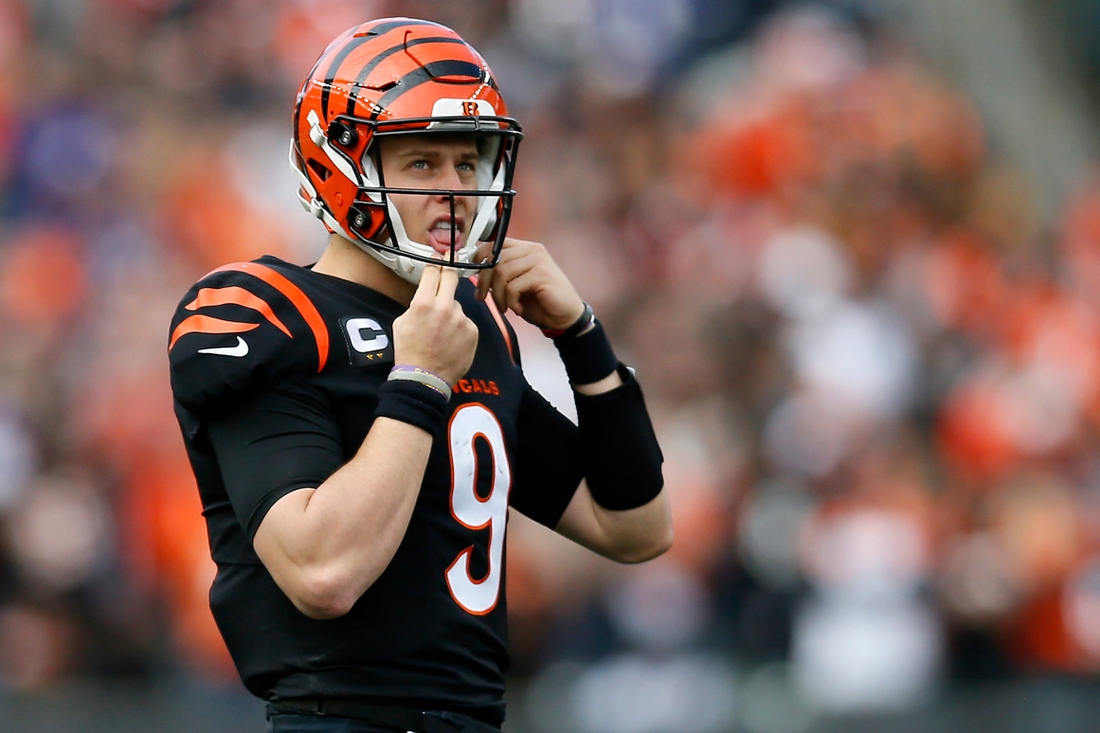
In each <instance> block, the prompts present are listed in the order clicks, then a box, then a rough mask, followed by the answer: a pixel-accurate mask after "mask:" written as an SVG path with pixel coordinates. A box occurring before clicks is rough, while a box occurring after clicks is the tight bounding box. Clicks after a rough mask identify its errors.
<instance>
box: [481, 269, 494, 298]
mask: <svg viewBox="0 0 1100 733" xmlns="http://www.w3.org/2000/svg"><path fill="white" fill-rule="evenodd" d="M492 284H493V271H492V270H481V271H480V272H478V274H477V299H478V300H485V296H486V295H488V293H489V287H490V286H491V285H492Z"/></svg>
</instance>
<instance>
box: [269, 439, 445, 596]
mask: <svg viewBox="0 0 1100 733" xmlns="http://www.w3.org/2000/svg"><path fill="white" fill-rule="evenodd" d="M431 442H432V440H431V436H430V435H429V434H428V433H426V432H425V431H424V430H422V429H420V428H417V427H414V426H412V425H410V424H408V423H404V422H400V421H398V420H392V419H389V418H378V419H377V420H376V421H375V423H374V425H373V426H372V427H371V430H370V432H369V433H368V434H367V437H366V438H365V439H364V441H363V444H362V445H361V446H360V448H359V451H358V452H357V453H356V454H355V456H354V457H353V458H352V459H351V460H350V461H348V463H346V464H345V465H344V466H343V467H342V468H340V470H338V471H336V472H335V473H334V474H332V476H330V477H329V478H328V479H327V480H326V481H324V482H323V483H322V484H321V485H320V486H318V487H317V488H316V489H315V490H313V491H301V492H297V494H298V495H299V496H295V495H290V496H288V497H286V498H285V499H284V501H281V502H279V504H277V505H276V506H275V507H272V511H271V512H270V513H269V516H268V517H267V518H266V519H265V520H264V524H267V523H268V522H274V523H275V524H274V525H273V527H272V528H273V529H274V528H284V531H281V532H275V531H273V532H267V533H265V532H264V530H265V527H264V525H261V527H260V530H259V531H258V532H257V533H256V539H255V543H254V544H255V547H256V551H257V553H259V554H260V557H261V559H263V560H264V564H265V565H266V566H267V567H268V569H269V570H270V571H271V573H272V576H273V577H274V578H275V581H276V582H277V583H278V584H279V586H280V587H281V588H282V589H283V591H284V592H285V593H286V594H287V596H288V597H289V598H290V599H291V601H293V602H294V604H295V605H296V606H297V607H298V608H299V610H301V611H302V612H303V613H305V614H306V615H309V616H312V617H315V618H333V617H336V616H341V615H343V614H344V613H347V611H348V610H350V608H351V606H352V605H353V604H354V603H355V601H357V600H358V599H359V597H360V596H362V595H363V593H364V592H366V590H367V588H369V587H370V586H371V585H372V584H373V583H374V581H375V580H376V579H377V578H378V576H379V575H381V574H382V571H384V570H385V569H386V567H387V566H388V565H389V563H390V561H391V560H392V559H393V555H394V553H396V552H397V548H398V546H399V545H400V544H401V540H402V539H403V538H404V535H405V531H406V529H407V528H408V523H409V518H410V517H411V516H412V511H413V508H414V507H415V505H416V499H417V496H418V494H419V490H420V484H421V482H422V481H423V477H424V468H425V466H426V465H427V461H428V454H429V452H430V450H431ZM288 500H289V501H288ZM284 502H285V503H284ZM276 511H278V512H279V513H280V514H279V515H277V516H275V517H272V516H270V515H271V514H272V513H274V512H276ZM287 528H289V531H285V530H286V529H287Z"/></svg>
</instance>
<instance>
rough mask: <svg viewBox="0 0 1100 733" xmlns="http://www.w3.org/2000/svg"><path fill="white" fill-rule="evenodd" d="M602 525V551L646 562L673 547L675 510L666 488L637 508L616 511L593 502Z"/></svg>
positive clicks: (627, 560) (617, 557)
mask: <svg viewBox="0 0 1100 733" xmlns="http://www.w3.org/2000/svg"><path fill="white" fill-rule="evenodd" d="M592 509H593V514H594V516H595V518H596V522H597V524H599V527H600V536H601V537H602V544H603V550H602V551H601V552H600V554H602V555H604V556H605V557H610V558H611V559H613V560H616V561H618V562H624V563H636V562H645V561H646V560H652V559H653V558H655V557H657V556H658V555H662V554H664V553H665V552H666V551H667V550H668V549H669V548H670V547H672V510H671V509H670V508H669V504H668V494H667V492H666V491H665V490H664V489H661V493H660V494H658V495H657V496H656V497H655V498H654V499H653V500H651V501H650V502H649V503H648V504H643V505H642V506H640V507H637V508H636V509H625V510H623V511H612V510H610V509H604V508H603V507H601V506H600V505H599V504H596V503H595V502H593V504H592Z"/></svg>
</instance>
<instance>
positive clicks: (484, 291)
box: [477, 237, 584, 330]
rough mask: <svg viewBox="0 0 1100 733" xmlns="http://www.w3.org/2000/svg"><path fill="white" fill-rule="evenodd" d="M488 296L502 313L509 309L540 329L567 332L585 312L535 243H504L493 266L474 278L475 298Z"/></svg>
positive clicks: (550, 260)
mask: <svg viewBox="0 0 1100 733" xmlns="http://www.w3.org/2000/svg"><path fill="white" fill-rule="evenodd" d="M490 294H491V295H492V297H493V300H494V301H496V304H497V306H498V307H499V308H500V309H501V311H504V310H508V309H511V310H512V311H514V312H515V314H516V315H517V316H519V317H520V318H522V319H523V320H525V321H527V322H528V323H533V324H534V325H536V326H538V327H539V328H547V329H553V330H562V329H566V328H569V327H570V326H572V325H573V324H574V323H576V321H577V319H578V318H580V317H581V314H582V313H584V302H583V301H582V300H581V297H580V296H579V295H578V294H577V291H576V289H574V287H573V284H572V283H571V282H569V278H567V277H566V276H565V273H564V272H562V271H561V268H560V267H558V265H557V263H556V262H554V260H553V259H552V258H551V257H550V253H549V252H547V251H546V247H544V246H542V245H541V244H539V243H538V242H527V241H524V240H522V239H512V238H511V237H508V238H506V239H505V240H504V247H503V248H502V249H501V252H500V260H499V261H498V262H497V265H496V267H494V268H493V269H491V270H482V271H481V273H480V274H479V275H478V278H477V297H478V299H479V300H485V298H486V297H487V296H488V295H490Z"/></svg>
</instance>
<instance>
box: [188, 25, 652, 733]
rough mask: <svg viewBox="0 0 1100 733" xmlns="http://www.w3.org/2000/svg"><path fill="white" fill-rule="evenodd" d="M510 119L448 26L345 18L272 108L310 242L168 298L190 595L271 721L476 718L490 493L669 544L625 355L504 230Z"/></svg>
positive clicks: (612, 552)
mask: <svg viewBox="0 0 1100 733" xmlns="http://www.w3.org/2000/svg"><path fill="white" fill-rule="evenodd" d="M520 138H521V133H520V128H519V125H517V124H516V122H515V121H514V120H512V119H511V118H509V117H508V113H507V110H506V108H505V104H504V100H503V99H502V98H501V95H500V92H499V91H498V89H497V83H496V79H495V78H494V77H493V75H492V72H491V71H490V70H489V67H488V66H487V65H486V63H485V61H484V59H482V58H481V56H480V55H479V54H478V53H477V52H476V51H475V50H474V49H473V48H471V47H470V46H469V45H468V44H467V43H465V42H464V41H463V40H462V39H461V38H460V37H459V36H458V35H457V34H456V33H454V32H453V31H452V30H450V29H448V28H445V27H443V26H440V25H437V24H434V23H429V22H425V21H421V20H412V19H408V18H393V19H384V20H377V21H373V22H369V23H365V24H363V25H360V26H357V27H355V28H352V29H350V30H348V31H347V32H346V33H344V34H343V35H341V36H340V37H338V38H337V39H336V40H335V41H334V42H333V43H332V44H331V45H330V46H329V47H328V48H327V49H326V50H325V52H324V53H323V54H322V55H321V57H320V59H319V60H318V61H317V63H316V64H315V66H314V67H313V70H312V71H311V72H310V74H309V76H308V77H307V78H306V80H305V82H304V83H303V85H302V87H301V90H300V92H299V93H298V97H297V102H296V104H295V109H294V131H293V137H292V144H291V149H290V162H291V166H292V168H293V170H294V172H295V173H296V174H297V176H298V179H299V182H300V184H301V188H300V191H299V195H300V198H301V202H302V204H303V205H304V206H305V208H306V209H307V210H308V211H310V212H311V213H312V214H313V215H314V216H316V217H317V218H318V219H320V220H321V221H322V222H323V223H324V224H325V225H326V227H327V228H328V229H329V231H330V232H331V235H330V238H329V242H328V245H327V248H326V249H325V251H324V253H323V254H322V255H321V257H320V259H319V260H318V261H317V262H316V263H315V264H314V265H312V266H311V267H300V266H297V265H292V264H289V263H287V262H284V261H281V260H279V259H276V258H274V257H262V258H260V259H258V260H256V261H253V262H244V263H237V264H230V265H226V266H224V267H221V268H219V269H217V270H215V271H214V272H212V273H210V274H209V275H207V276H206V277H204V278H203V279H202V280H200V281H199V282H198V283H197V284H195V285H194V286H193V287H192V288H191V290H189V291H188V292H187V294H186V295H185V296H184V298H183V300H182V301H181V302H180V306H179V308H178V310H177V312H176V315H175V317H174V318H173V321H172V324H171V329H170V339H169V346H168V348H169V357H170V362H171V378H172V388H173V393H174V396H175V409H176V414H177V417H178V419H179V423H180V426H181V428H182V431H183V436H184V439H185V442H186V445H187V450H188V454H189V456H190V459H191V464H192V467H193V468H194V471H195V476H196V478H197V480H198V485H199V491H200V493H201V496H202V502H203V514H204V516H205V517H206V520H207V524H208V529H209V535H210V547H211V554H212V556H213V559H214V561H215V562H216V564H217V568H218V571H217V577H216V579H215V581H214V584H213V587H212V588H211V591H210V603H211V608H212V610H213V613H214V617H215V619H216V621H217V623H218V626H219V628H220V630H221V632H222V635H223V636H224V638H225V642H226V644H227V646H228V648H229V651H230V653H231V654H232V656H233V659H234V662H235V663H236V665H237V669H238V670H239V672H240V675H241V678H242V680H243V681H244V684H245V686H246V687H247V688H248V689H249V690H250V691H252V692H253V693H254V694H256V695H258V696H259V697H261V698H263V699H265V700H267V701H268V717H269V720H270V729H271V730H275V731H278V730H295V731H298V730H311V731H314V730H315V731H327V730H332V731H335V730H340V731H395V730H397V731H457V730H462V731H496V730H499V726H500V724H501V722H502V721H503V719H504V702H503V692H504V676H503V675H504V671H505V670H506V668H507V666H508V652H507V648H506V640H507V632H506V623H507V611H506V606H505V588H504V585H505V583H504V578H505V569H504V558H505V553H504V542H505V531H506V528H507V521H508V512H509V509H510V508H511V509H514V510H516V511H519V512H521V513H523V514H525V515H526V516H528V517H530V518H532V519H533V520H535V521H536V522H540V523H542V524H544V525H546V526H547V527H550V528H552V529H554V530H556V531H557V532H560V533H561V534H563V535H565V536H566V537H569V538H571V539H572V540H575V541H576V542H578V543H580V544H582V545H584V546H585V547H588V548H591V549H592V550H594V551H596V552H598V553H600V554H601V555H604V556H606V557H609V558H612V559H615V560H618V561H621V562H640V561H643V560H647V559H649V558H652V557H655V556H657V555H659V554H661V553H662V552H664V551H665V550H666V549H667V548H668V547H669V545H670V543H671V541H672V535H671V519H670V514H669V508H668V502H667V499H666V497H665V492H664V490H663V480H662V476H661V460H662V459H661V452H660V449H659V447H658V445H657V441H656V438H655V437H654V434H653V430H652V427H651V425H650V421H649V417H648V415H647V412H646V408H645V405H644V402H643V399H642V393H641V391H640V389H639V387H638V383H637V381H636V380H635V378H634V376H633V373H632V372H631V371H630V370H629V369H628V368H626V367H624V366H623V365H622V364H620V363H619V361H618V360H617V359H616V358H615V355H614V352H613V350H612V348H611V345H610V343H609V342H608V339H607V337H606V335H605V334H604V331H603V328H602V326H601V325H600V322H599V321H598V320H597V319H596V318H595V316H594V315H593V313H592V309H591V308H590V307H588V306H587V305H586V304H585V303H584V302H583V301H582V300H581V298H580V296H579V295H578V294H577V292H576V291H575V290H574V288H573V286H572V285H571V284H570V282H569V280H568V279H567V278H566V277H565V275H564V274H563V273H562V271H561V270H560V269H559V268H558V267H557V266H556V265H555V263H554V261H553V260H552V259H551V257H550V255H549V254H548V253H547V251H546V249H545V248H543V247H542V246H541V245H540V244H537V243H533V242H524V241H519V240H514V239H509V238H506V231H507V227H508V218H509V214H510V211H511V205H512V198H513V196H514V193H515V192H514V191H513V190H512V189H511V183H512V175H513V171H514V167H515V164H516V151H517V148H518V145H519V142H520ZM472 275H476V285H475V284H474V282H473V281H474V279H475V278H473V277H470V276H472ZM506 309H510V310H512V311H514V312H515V313H516V314H518V315H519V316H521V317H522V318H524V319H526V320H527V321H530V322H531V323H533V324H535V325H537V326H539V327H541V328H542V329H543V330H544V332H545V333H546V334H547V335H548V336H549V337H551V338H553V340H554V344H555V345H556V346H557V347H558V350H559V352H560V354H561V358H562V360H563V363H564V365H565V368H566V371H567V373H568V375H569V379H570V382H571V383H572V385H573V388H574V391H575V393H576V403H577V413H578V416H579V417H578V422H579V425H574V424H573V423H572V422H570V421H569V420H568V419H566V418H565V417H563V416H562V415H561V414H560V413H558V412H557V411H556V410H555V409H554V408H553V407H552V406H550V404H549V403H547V402H546V400H544V399H543V398H542V397H540V396H539V394H538V393H537V392H535V391H534V390H533V389H532V388H531V387H530V386H529V385H528V384H527V382H526V381H525V379H524V377H523V372H522V371H521V369H520V354H519V351H518V349H517V345H516V338H515V334H514V332H513V331H512V328H511V327H510V325H509V324H508V322H507V321H506V320H505V319H504V318H502V312H504V311H505V310H506Z"/></svg>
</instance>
